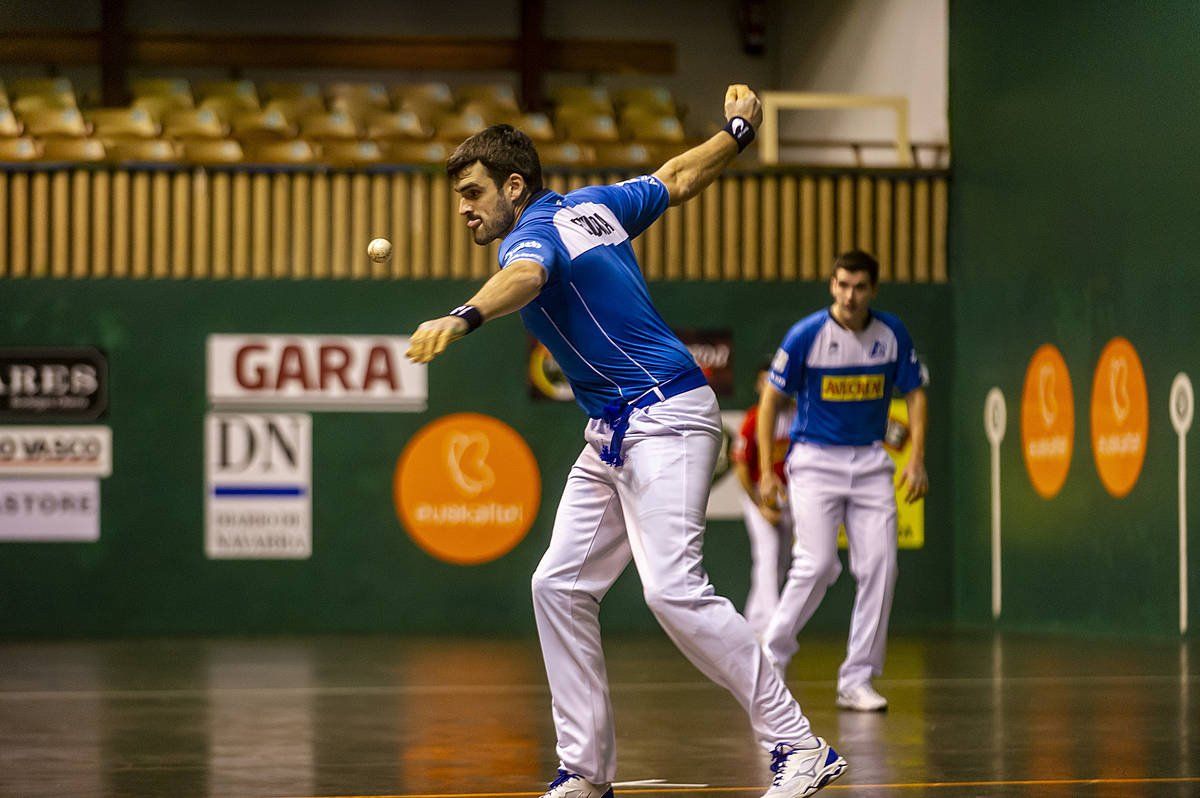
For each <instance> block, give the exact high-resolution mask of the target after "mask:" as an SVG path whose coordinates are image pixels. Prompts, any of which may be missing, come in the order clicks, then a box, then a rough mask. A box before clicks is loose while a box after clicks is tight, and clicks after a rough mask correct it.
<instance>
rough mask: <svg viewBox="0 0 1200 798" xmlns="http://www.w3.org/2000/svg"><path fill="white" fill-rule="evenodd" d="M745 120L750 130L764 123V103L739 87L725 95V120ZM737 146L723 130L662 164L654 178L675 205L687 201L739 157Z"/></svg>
mask: <svg viewBox="0 0 1200 798" xmlns="http://www.w3.org/2000/svg"><path fill="white" fill-rule="evenodd" d="M734 117H740V118H741V119H743V120H745V122H746V123H747V124H749V125H750V126H751V128H757V127H758V125H759V124H760V123H761V122H762V104H761V103H760V102H759V100H758V95H756V94H755V93H754V92H753V91H752V90H751V89H750V87H749V86H745V85H742V84H740V83H739V84H736V85H733V86H730V87H729V88H728V89H727V90H726V92H725V119H726V120H727V121H730V122H731V124H738V123H736V122H733V121H732V120H733V119H734ZM738 152H739V150H738V144H737V141H736V140H735V139H734V136H733V135H732V134H731V133H728V132H726V131H724V130H722V131H721V132H720V133H717V134H716V135H715V136H713V137H712V138H710V139H709V140H708V141H706V142H704V143H703V144H698V145H696V146H695V147H692V148H691V149H690V150H688V151H687V152H684V153H681V154H679V155H677V156H675V157H674V158H672V159H671V160H669V161H667V162H666V163H665V164H663V165H662V167H661V168H659V170H658V171H657V172H655V173H654V176H655V177H657V178H658V179H659V180H661V181H662V184H663V185H664V186H666V187H667V193H668V194H669V195H670V197H671V204H672V205H679V204H680V203H683V202H687V201H688V200H689V199H691V198H692V197H694V196H696V195H697V194H699V193H700V192H701V191H703V190H704V189H705V188H706V187H707V186H708V184H709V183H711V182H712V181H713V180H715V179H716V177H717V175H719V174H720V173H721V171H722V170H723V169H724V168H725V167H726V166H728V165H729V162H730V161H732V160H733V159H734V157H735V156H737V154H738Z"/></svg>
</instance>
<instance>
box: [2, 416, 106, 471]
mask: <svg viewBox="0 0 1200 798" xmlns="http://www.w3.org/2000/svg"><path fill="white" fill-rule="evenodd" d="M111 474H112V430H110V429H109V428H108V427H92V426H86V427H78V426H61V427H25V426H20V427H17V426H13V427H0V477H2V476H35V477H36V476H76V477H107V476H109V475H111Z"/></svg>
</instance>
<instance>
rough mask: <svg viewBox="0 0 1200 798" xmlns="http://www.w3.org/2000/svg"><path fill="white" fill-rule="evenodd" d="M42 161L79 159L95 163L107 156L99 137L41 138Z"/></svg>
mask: <svg viewBox="0 0 1200 798" xmlns="http://www.w3.org/2000/svg"><path fill="white" fill-rule="evenodd" d="M41 155H42V160H43V161H80V162H85V163H97V162H99V161H103V160H104V159H105V158H106V157H107V152H106V151H105V149H104V144H103V143H101V141H100V140H99V139H77V138H47V139H42V153H41Z"/></svg>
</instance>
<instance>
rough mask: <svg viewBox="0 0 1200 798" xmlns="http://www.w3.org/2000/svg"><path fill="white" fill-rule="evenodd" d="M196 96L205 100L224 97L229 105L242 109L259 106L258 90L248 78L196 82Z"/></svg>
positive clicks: (202, 103)
mask: <svg viewBox="0 0 1200 798" xmlns="http://www.w3.org/2000/svg"><path fill="white" fill-rule="evenodd" d="M196 96H197V97H199V98H201V100H203V101H205V102H201V103H200V104H201V105H202V106H203V105H205V104H206V101H208V100H210V99H217V98H224V99H226V100H228V101H231V103H230V104H231V106H236V107H239V108H241V109H242V110H252V109H256V108H258V107H259V103H258V90H257V89H255V88H254V84H253V83H252V82H251V81H248V80H207V81H203V82H200V83H197V84H196Z"/></svg>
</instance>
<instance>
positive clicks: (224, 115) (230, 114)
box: [200, 96, 258, 122]
mask: <svg viewBox="0 0 1200 798" xmlns="http://www.w3.org/2000/svg"><path fill="white" fill-rule="evenodd" d="M200 107H201V108H206V109H208V110H210V111H212V112H213V113H215V114H216V115H217V116H219V117H221V121H222V122H230V121H232V120H233V118H234V117H235V116H237V115H238V114H242V113H245V112H246V111H255V110H258V109H257V107H247V106H246V104H245V102H244V100H243V99H241V98H238V97H225V96H217V97H207V98H205V99H204V100H202V101H201V102H200Z"/></svg>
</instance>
